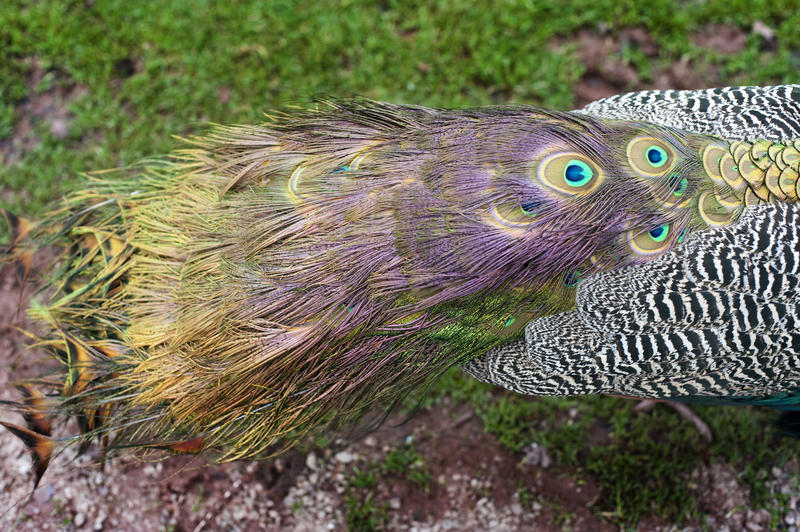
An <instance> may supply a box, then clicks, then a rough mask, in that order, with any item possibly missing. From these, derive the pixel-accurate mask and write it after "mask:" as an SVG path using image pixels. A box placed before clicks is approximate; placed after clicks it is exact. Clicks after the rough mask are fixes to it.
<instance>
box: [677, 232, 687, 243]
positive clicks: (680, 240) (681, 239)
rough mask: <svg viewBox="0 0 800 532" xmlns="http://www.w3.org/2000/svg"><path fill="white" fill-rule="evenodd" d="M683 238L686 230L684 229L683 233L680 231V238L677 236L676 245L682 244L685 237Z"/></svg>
mask: <svg viewBox="0 0 800 532" xmlns="http://www.w3.org/2000/svg"><path fill="white" fill-rule="evenodd" d="M685 236H686V229H684V230H683V231H681V236H679V237H678V244H680V243H681V242H683V237H685Z"/></svg>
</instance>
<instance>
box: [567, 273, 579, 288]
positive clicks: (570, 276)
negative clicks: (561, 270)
mask: <svg viewBox="0 0 800 532" xmlns="http://www.w3.org/2000/svg"><path fill="white" fill-rule="evenodd" d="M579 282H581V272H579V271H578V270H575V271H574V272H567V273H565V274H564V286H566V287H567V288H572V287H573V286H576V285H577V284H578V283H579Z"/></svg>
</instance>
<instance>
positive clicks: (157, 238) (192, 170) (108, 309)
mask: <svg viewBox="0 0 800 532" xmlns="http://www.w3.org/2000/svg"><path fill="white" fill-rule="evenodd" d="M187 146H188V147H187V148H185V149H182V150H179V151H176V152H174V153H173V154H172V155H171V156H170V157H168V158H163V159H156V160H149V161H145V162H143V163H141V164H139V165H137V166H134V167H132V168H127V169H122V170H114V171H108V172H100V173H94V174H90V175H89V176H87V181H86V184H85V187H84V188H83V189H82V190H80V191H78V192H76V193H73V194H71V195H70V196H68V197H67V198H66V199H65V200H64V202H63V204H62V205H61V206H60V207H59V208H58V209H56V210H55V211H53V212H52V213H50V214H49V215H47V216H46V217H45V218H43V219H42V220H40V221H38V222H37V223H34V224H31V223H29V222H27V221H25V220H22V219H20V218H17V217H15V216H13V215H11V214H8V215H7V218H8V219H9V222H10V224H11V226H12V230H13V233H14V237H13V241H12V252H11V253H10V254H9V257H15V258H16V259H17V260H18V261H19V263H20V264H21V271H22V272H27V271H28V270H29V269H30V264H31V260H30V256H31V254H32V253H33V252H35V250H37V249H41V248H42V247H46V246H56V247H58V248H59V249H60V250H61V251H60V253H59V255H58V258H57V260H56V263H55V265H54V267H53V269H51V270H48V271H44V272H39V273H38V285H39V292H38V297H37V298H36V299H35V301H34V303H33V304H32V308H31V312H32V314H33V315H34V316H35V317H36V318H37V319H38V320H39V321H40V322H41V323H44V324H45V326H46V327H45V329H46V331H47V332H46V333H45V334H44V335H43V336H42V337H41V338H38V339H37V341H38V342H39V343H40V344H41V345H42V346H45V347H46V348H48V349H49V350H50V351H51V352H53V353H54V354H55V355H56V357H57V358H58V360H59V361H60V362H61V372H60V373H59V374H58V375H56V376H48V377H44V378H42V379H38V380H35V381H31V382H25V383H21V384H22V386H23V388H22V389H23V391H24V394H25V396H26V399H24V400H22V401H20V402H19V403H18V404H17V405H16V407H17V408H18V410H20V411H21V412H23V413H25V414H26V416H27V421H28V428H23V427H17V426H14V425H10V424H4V425H6V427H8V428H9V429H10V430H12V432H14V433H15V434H17V435H18V436H20V437H21V438H22V439H23V440H24V441H26V443H28V444H29V446H31V447H32V448H34V454H35V456H36V457H37V460H39V462H38V463H39V466H38V467H37V481H38V477H39V476H41V474H42V473H43V472H44V468H46V466H47V461H48V460H49V456H50V454H51V453H52V451H53V450H54V449H55V448H57V447H59V446H61V445H66V444H69V443H74V442H76V441H80V442H82V444H83V445H86V444H88V442H89V441H91V440H92V439H94V438H99V440H100V442H101V444H102V446H103V449H104V450H105V449H106V448H110V449H113V448H124V447H145V448H148V447H163V448H168V449H171V450H174V451H177V452H197V451H200V450H203V449H209V450H215V451H216V452H218V453H219V456H220V458H221V459H222V460H234V459H240V458H247V457H254V456H258V455H264V454H271V453H275V452H278V451H280V450H282V449H284V448H286V447H288V446H291V445H292V444H293V443H295V442H296V441H297V440H298V438H299V437H300V436H301V435H303V434H305V433H306V432H308V431H310V430H312V429H315V428H318V427H322V426H326V425H328V424H331V423H334V424H338V423H342V422H344V421H346V420H349V419H352V418H353V417H357V416H358V414H360V413H362V412H364V410H365V409H368V408H371V407H373V406H375V405H381V404H387V403H392V402H396V401H397V400H399V399H401V398H402V397H403V396H404V395H405V394H407V393H408V392H409V391H410V390H413V389H416V388H419V387H424V386H426V385H427V384H430V383H431V382H432V381H433V380H435V379H436V377H438V376H439V375H440V374H441V373H442V372H443V371H444V370H446V369H447V368H449V367H451V366H452V365H454V364H466V363H468V361H470V360H473V359H475V357H477V356H479V355H482V354H485V353H487V352H488V351H490V350H492V349H494V348H498V347H499V346H502V345H505V344H507V343H508V342H509V341H513V340H514V339H516V338H520V336H521V335H522V333H523V327H524V326H525V325H526V324H527V323H528V322H530V321H531V320H534V319H536V318H541V317H546V316H549V315H553V314H555V313H559V312H564V311H568V310H569V309H571V308H573V306H574V304H575V292H576V286H578V285H580V283H581V282H582V280H583V279H585V278H587V277H591V276H593V275H595V274H597V273H600V272H603V271H609V270H618V269H620V268H621V267H623V266H630V265H637V264H643V263H647V262H649V261H652V260H653V259H655V258H658V257H660V256H662V255H664V254H666V253H667V252H668V251H669V250H671V249H672V248H673V247H675V246H676V245H677V244H679V243H681V242H682V241H683V240H684V238H685V237H686V236H687V235H690V234H692V233H696V232H699V231H703V230H706V229H709V228H717V227H727V226H730V225H732V224H735V223H737V220H738V219H739V218H740V216H741V215H742V213H743V212H745V209H746V208H747V207H750V206H754V205H758V204H760V203H765V202H772V201H796V200H797V198H798V196H800V189H798V176H800V141H794V140H785V141H783V142H781V143H776V142H771V141H765V140H754V141H753V142H743V141H729V140H725V139H723V138H719V137H712V136H707V135H701V134H695V133H689V132H686V131H683V130H679V129H672V128H669V127H663V126H657V125H653V124H650V123H647V122H642V121H638V122H637V121H626V120H611V119H599V118H594V117H591V116H586V115H581V114H578V113H563V112H552V111H545V110H542V109H538V108H534V107H508V108H489V109H477V110H465V111H447V110H439V109H427V108H423V107H415V106H400V105H390V104H384V103H376V102H370V101H364V100H354V101H344V102H337V103H324V104H321V105H319V106H318V107H317V108H314V109H310V110H303V111H296V112H292V113H289V114H280V115H277V116H274V117H269V120H268V121H267V122H266V123H264V124H261V125H258V126H235V127H222V126H220V127H216V128H215V129H214V130H213V131H212V132H211V133H210V134H209V135H207V136H204V137H198V138H193V139H190V140H188V141H187ZM26 275H27V273H26ZM39 390H43V391H44V392H45V393H44V394H42V393H41V392H40V391H39ZM63 416H74V417H76V419H77V420H78V423H79V427H80V429H81V435H79V436H77V437H75V438H68V439H64V440H54V439H52V437H51V434H50V432H51V429H50V419H51V418H54V417H56V418H57V417H63Z"/></svg>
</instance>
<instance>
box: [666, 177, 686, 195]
mask: <svg viewBox="0 0 800 532" xmlns="http://www.w3.org/2000/svg"><path fill="white" fill-rule="evenodd" d="M669 186H670V188H672V189H673V190H672V194H673V195H675V196H677V197H681V196H683V194H684V193H685V192H686V189H687V188H689V180H688V179H686V178H685V177H681V176H680V175H678V174H672V176H671V177H670V178H669Z"/></svg>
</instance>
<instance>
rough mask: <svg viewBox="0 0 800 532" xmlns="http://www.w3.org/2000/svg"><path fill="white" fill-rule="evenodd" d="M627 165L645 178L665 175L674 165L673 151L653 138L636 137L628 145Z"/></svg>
mask: <svg viewBox="0 0 800 532" xmlns="http://www.w3.org/2000/svg"><path fill="white" fill-rule="evenodd" d="M626 153H627V156H628V164H630V165H631V168H633V169H634V170H635V171H636V172H637V173H639V174H642V175H644V176H645V177H658V176H662V175H665V174H666V173H667V172H669V171H670V170H671V169H672V167H673V166H674V165H675V159H676V154H675V150H674V149H673V148H672V146H670V145H669V144H667V143H666V142H662V141H660V140H658V139H657V138H654V137H636V138H635V139H633V140H632V141H630V142H629V143H628V148H627V150H626Z"/></svg>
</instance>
